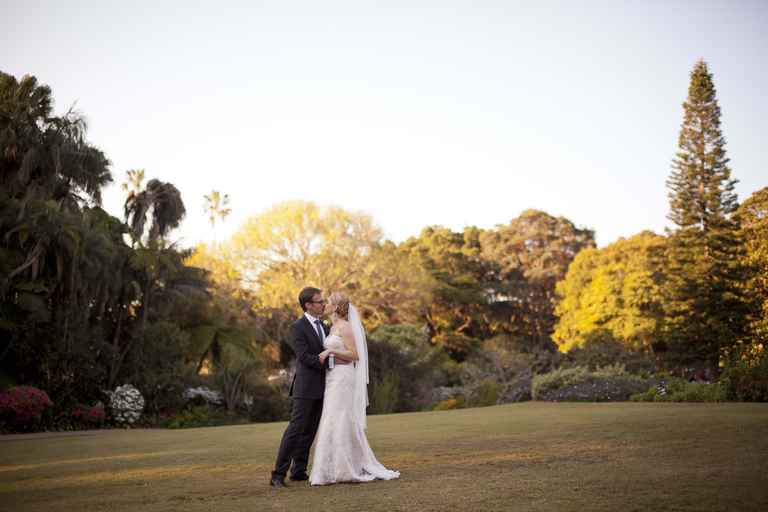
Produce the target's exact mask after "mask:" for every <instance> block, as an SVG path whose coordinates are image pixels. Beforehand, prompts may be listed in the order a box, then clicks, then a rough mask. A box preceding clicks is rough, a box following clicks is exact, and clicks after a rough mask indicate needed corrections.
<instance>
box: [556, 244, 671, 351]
mask: <svg viewBox="0 0 768 512" xmlns="http://www.w3.org/2000/svg"><path fill="white" fill-rule="evenodd" d="M664 250H665V240H664V238H663V237H660V236H658V235H656V234H654V233H651V232H649V231H644V232H642V233H640V234H638V235H635V236H633V237H631V238H629V239H623V238H622V239H619V240H618V241H616V242H614V243H612V244H610V245H608V246H607V247H604V248H602V249H596V248H594V247H592V248H587V249H584V250H583V251H581V252H580V253H579V254H578V255H576V258H574V260H573V263H571V265H570V267H569V268H568V273H567V274H566V276H565V279H563V280H562V281H560V282H559V283H558V284H557V295H558V298H559V302H558V304H557V308H556V309H555V313H556V315H557V317H558V321H557V325H556V327H555V332H554V334H553V339H554V341H555V342H556V343H557V345H558V347H559V349H560V350H562V351H568V350H571V349H573V348H578V347H583V346H585V345H588V344H590V343H591V342H593V341H598V342H600V341H606V338H608V339H610V340H615V341H618V342H620V343H622V344H623V345H624V346H625V347H627V348H629V349H632V350H639V351H644V352H652V351H653V350H654V348H655V343H656V340H657V335H658V332H659V328H660V320H661V314H662V295H661V286H662V283H663V264H664V261H663V255H664Z"/></svg>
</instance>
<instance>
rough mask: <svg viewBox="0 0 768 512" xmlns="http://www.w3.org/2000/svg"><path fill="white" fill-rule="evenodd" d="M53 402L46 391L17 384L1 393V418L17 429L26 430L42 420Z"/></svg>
mask: <svg viewBox="0 0 768 512" xmlns="http://www.w3.org/2000/svg"><path fill="white" fill-rule="evenodd" d="M52 405H53V402H51V399H50V398H48V394H47V393H46V392H45V391H42V390H40V389H37V388H35V387H32V386H17V387H13V388H11V389H9V390H8V391H5V392H3V393H0V419H2V421H3V422H4V423H6V424H8V425H9V426H10V427H11V428H13V429H15V430H26V429H29V428H30V427H33V426H34V425H35V424H36V423H38V422H39V421H40V418H41V417H42V415H43V412H44V411H45V410H46V409H48V408H49V407H51V406H52Z"/></svg>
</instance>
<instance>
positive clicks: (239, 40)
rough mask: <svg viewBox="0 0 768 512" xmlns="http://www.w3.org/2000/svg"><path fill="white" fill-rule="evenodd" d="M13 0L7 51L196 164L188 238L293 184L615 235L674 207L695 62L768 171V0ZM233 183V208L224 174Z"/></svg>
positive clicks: (399, 234)
mask: <svg viewBox="0 0 768 512" xmlns="http://www.w3.org/2000/svg"><path fill="white" fill-rule="evenodd" d="M190 4H192V2H176V3H174V2H170V1H164V2H141V1H136V2H113V1H111V0H101V1H98V2H39V1H35V0H24V1H19V0H17V1H9V0H2V2H0V70H2V71H4V72H5V73H10V74H12V75H15V76H17V77H21V76H22V75H24V74H32V75H35V76H36V77H37V78H38V80H39V81H40V82H42V83H45V84H48V85H49V86H50V87H51V88H52V90H53V94H54V98H55V100H56V111H57V113H63V112H65V111H66V110H67V109H69V108H70V107H71V106H73V105H74V106H75V108H76V110H78V111H79V112H81V113H82V114H83V115H84V116H85V117H86V119H87V121H88V126H89V131H88V139H89V141H90V142H91V143H92V144H94V145H96V146H98V147H99V148H101V149H102V150H103V151H104V152H105V153H106V154H107V156H108V158H109V159H110V160H111V162H112V167H111V169H112V172H113V176H114V178H115V183H114V184H113V185H111V186H109V187H108V188H107V189H106V190H105V191H104V207H105V209H107V210H108V211H109V212H110V213H112V214H113V215H116V216H120V217H122V204H123V201H124V200H125V193H124V192H123V191H122V190H121V188H120V184H121V183H122V182H123V181H125V171H126V170H128V169H134V168H144V169H145V171H146V174H147V177H148V179H151V178H157V179H160V180H162V181H170V182H172V183H173V184H175V185H176V186H177V187H178V188H179V189H180V190H181V193H182V198H183V200H184V202H185V204H186V208H187V217H186V219H185V220H184V223H183V224H182V226H181V228H180V229H179V230H178V231H177V232H176V233H175V234H174V236H175V237H176V238H177V239H178V240H180V242H181V243H182V245H192V244H195V243H197V242H198V241H208V240H211V239H212V238H213V237H214V236H216V237H217V238H218V239H219V240H222V239H225V238H226V237H227V236H229V235H231V234H232V233H233V232H234V231H236V230H237V229H238V228H239V227H240V226H241V225H242V223H243V222H244V221H245V219H247V218H248V217H250V216H254V215H258V214H260V213H262V212H264V211H265V210H266V209H268V208H269V207H271V206H272V205H274V204H276V203H278V202H281V201H285V200H291V199H303V200H311V201H314V202H316V203H318V204H320V205H337V206H341V207H343V208H345V209H348V210H353V211H363V212H366V213H368V214H370V215H371V216H372V217H373V219H374V221H375V222H376V223H377V224H378V225H379V226H380V227H381V228H382V230H383V232H384V234H385V236H386V237H387V238H389V239H391V240H394V241H396V242H399V241H402V240H405V239H407V238H408V237H410V236H416V235H418V234H419V232H420V231H421V229H422V228H424V227H426V226H429V225H442V226H447V227H449V228H452V229H454V230H461V229H463V228H464V227H465V226H470V225H472V226H478V227H481V228H492V227H494V226H495V225H498V224H506V223H508V222H509V221H510V220H512V219H513V218H515V217H517V216H518V215H519V214H520V213H521V212H523V211H524V210H526V209H529V208H534V209H539V210H543V211H545V212H547V213H549V214H551V215H555V216H565V217H567V218H568V219H570V220H571V221H572V222H573V223H574V224H576V225H577V226H579V227H587V228H590V229H593V230H595V232H596V240H597V243H598V246H601V247H602V246H605V245H607V244H609V243H611V242H614V241H615V240H617V239H618V238H619V237H629V236H632V235H634V234H637V233H639V232H640V231H642V230H645V229H650V230H653V231H656V232H658V233H661V232H663V230H664V228H665V226H669V222H668V221H667V219H666V215H667V213H668V199H667V189H666V185H665V182H666V179H667V178H668V177H669V173H670V162H671V160H672V158H673V157H674V154H675V151H676V147H677V139H678V134H679V130H680V124H681V121H682V116H683V111H682V102H683V101H684V100H685V97H686V95H687V90H688V82H689V74H690V71H691V70H692V68H693V66H694V64H695V63H696V61H697V60H698V59H702V58H703V59H704V60H705V61H706V62H707V64H708V65H709V69H710V71H711V72H712V73H713V75H714V81H715V86H716V88H717V94H718V99H719V102H720V107H721V109H722V130H723V133H724V135H725V138H726V140H727V146H726V149H727V154H728V156H729V157H730V158H731V168H732V170H733V176H734V177H735V178H736V179H738V180H739V183H738V184H737V186H736V191H737V193H738V195H739V199H740V200H744V199H746V198H747V197H748V196H749V195H750V194H751V193H753V192H755V191H757V190H759V189H761V188H763V187H765V186H766V185H768V169H766V161H767V159H766V152H767V151H768V149H766V148H768V144H765V142H764V139H765V134H766V133H768V102H766V101H765V91H766V90H768V66H766V62H768V30H765V28H766V27H768V2H765V1H760V0H755V1H725V0H724V1H720V2H711V1H696V0H692V1H687V2H686V1H676V0H648V1H645V2H619V1H610V2H603V1H597V0H595V1H586V2H570V1H562V2H547V1H536V2H533V1H519V2H516V1H509V0H508V1H495V2H491V1H482V0H475V1H472V2H470V1H451V0H440V1H433V2H427V1H418V0H410V1H405V2H398V1H386V2H384V1H379V2H372V1H365V0H356V1H349V2H335V1H305V2H298V1H290V0H282V1H261V2H259V1H247V2H227V1H217V2H197V5H190ZM212 190H219V191H220V192H222V193H227V194H229V195H230V197H231V208H232V210H233V211H232V214H231V215H230V216H229V217H228V218H227V220H226V222H225V223H224V224H223V225H219V226H217V228H216V233H214V232H213V231H212V229H211V226H210V224H209V223H208V221H207V219H206V215H205V213H204V206H203V205H204V201H203V195H204V194H207V193H210V191H212Z"/></svg>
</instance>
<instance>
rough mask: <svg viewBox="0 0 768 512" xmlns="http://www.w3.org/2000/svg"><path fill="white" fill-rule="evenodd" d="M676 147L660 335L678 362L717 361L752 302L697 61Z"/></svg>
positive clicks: (742, 332)
mask: <svg viewBox="0 0 768 512" xmlns="http://www.w3.org/2000/svg"><path fill="white" fill-rule="evenodd" d="M683 109H684V120H683V124H682V128H681V130H680V139H679V143H678V146H679V150H678V152H677V155H676V157H675V159H674V160H673V163H672V173H671V175H670V178H669V180H668V181H667V187H668V189H669V202H670V212H669V219H670V220H671V221H672V222H673V223H674V224H675V228H674V229H673V230H672V231H671V232H670V234H669V243H668V261H667V276H668V281H667V283H666V286H665V302H664V304H665V313H666V321H667V323H666V326H665V335H664V341H665V342H666V344H667V346H666V348H667V349H668V351H669V357H668V359H669V360H671V361H674V362H675V363H676V364H678V365H685V364H692V363H695V362H697V361H706V362H707V363H708V364H709V365H710V366H711V367H717V364H718V362H719V359H720V357H721V355H722V350H723V349H724V348H727V347H729V346H732V345H735V344H736V343H739V342H743V341H744V340H745V338H746V336H747V330H746V327H747V318H748V314H749V311H750V306H749V304H748V301H747V299H746V298H745V296H744V293H743V288H742V287H741V285H740V284H741V283H742V282H744V280H745V279H746V277H747V274H746V268H745V265H744V264H743V260H744V246H743V243H742V240H741V239H740V235H739V226H738V223H737V221H736V218H735V216H734V213H735V211H736V207H737V198H736V193H735V192H734V185H735V183H736V180H734V179H733V178H731V169H730V167H729V166H728V161H729V160H728V158H727V156H726V152H725V139H724V137H723V135H722V133H721V131H720V107H719V105H718V102H717V98H716V95H715V86H714V83H713V81H712V75H711V73H710V72H709V70H708V69H707V65H706V64H705V63H704V62H703V61H699V62H697V63H696V66H695V67H694V69H693V71H692V73H691V82H690V87H689V89H688V99H687V100H686V101H685V103H684V104H683Z"/></svg>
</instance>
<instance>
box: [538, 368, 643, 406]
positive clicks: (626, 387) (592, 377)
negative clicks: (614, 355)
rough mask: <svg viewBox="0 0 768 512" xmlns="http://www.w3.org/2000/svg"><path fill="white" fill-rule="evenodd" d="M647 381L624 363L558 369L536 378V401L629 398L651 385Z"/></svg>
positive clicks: (594, 400)
mask: <svg viewBox="0 0 768 512" xmlns="http://www.w3.org/2000/svg"><path fill="white" fill-rule="evenodd" d="M648 382H649V381H648V380H647V379H644V378H642V377H638V376H636V375H632V374H629V373H627V372H626V370H625V369H624V366H623V365H612V366H606V367H600V368H597V369H596V370H595V371H594V372H590V371H589V370H588V369H587V368H584V367H581V366H577V367H575V368H558V369H557V370H554V371H552V372H549V373H547V374H544V375H536V376H535V377H534V378H533V386H532V390H531V391H532V396H533V399H534V400H545V401H584V402H605V401H621V400H628V399H629V397H630V396H632V395H633V394H636V393H638V392H640V391H642V390H643V389H645V388H646V387H647V386H648Z"/></svg>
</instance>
